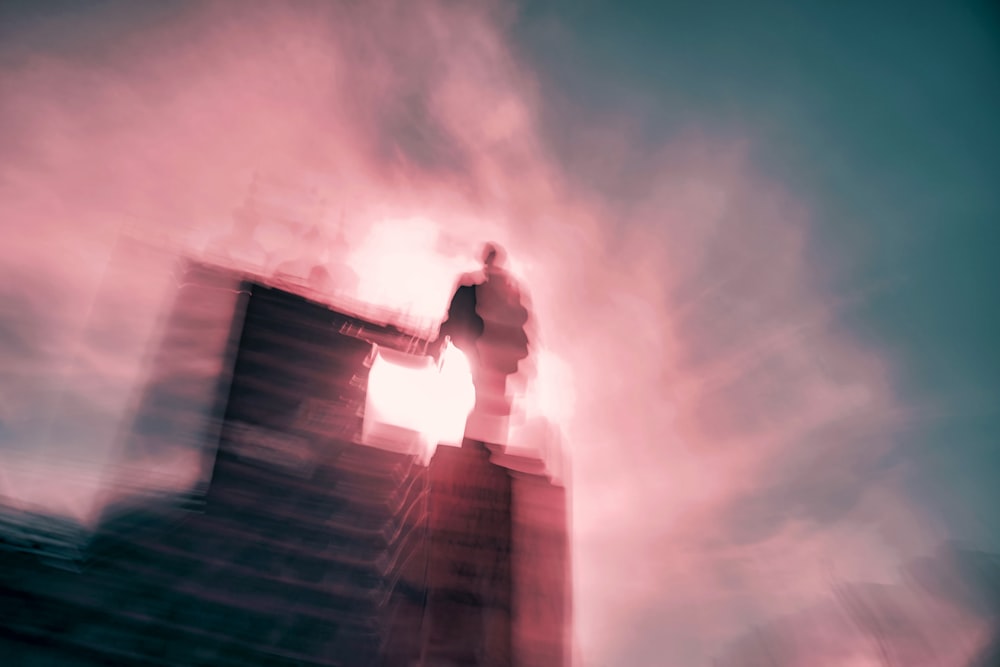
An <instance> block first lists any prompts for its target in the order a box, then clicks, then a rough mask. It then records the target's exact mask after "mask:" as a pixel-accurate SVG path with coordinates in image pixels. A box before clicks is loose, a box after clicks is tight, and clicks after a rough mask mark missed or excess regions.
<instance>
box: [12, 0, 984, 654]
mask: <svg viewBox="0 0 1000 667" xmlns="http://www.w3.org/2000/svg"><path fill="white" fill-rule="evenodd" d="M802 4H803V3H790V2H787V3H780V2H771V1H765V2H757V3H737V2H719V3H695V2H661V3H648V4H643V3H627V2H615V3H612V2H598V1H596V0H578V1H577V2H523V3H516V2H489V3H476V4H471V3H455V2H447V1H440V2H417V3H406V2H392V1H389V0H386V1H382V0H376V1H372V2H342V3H321V2H308V1H305V0H303V1H296V2H289V3H282V4H279V3H235V2H215V3H212V2H205V3H189V2H178V1H170V2H158V3H144V2H130V3H124V2H111V1H103V2H101V1H91V2H73V3H70V2H32V3H27V2H25V3H18V2H6V3H3V4H2V5H0V68H2V69H0V128H2V129H0V192H2V201H4V209H3V213H2V214H0V225H2V227H3V232H4V238H5V243H4V244H3V245H2V246H0V260H2V261H0V285H2V286H0V340H2V341H3V344H2V346H0V354H2V355H3V357H4V359H3V361H2V362H0V368H2V369H3V370H2V371H0V373H2V375H0V457H3V458H2V459H0V460H2V461H3V462H4V470H3V472H2V475H3V476H2V477H0V484H2V487H0V491H2V492H3V493H4V495H5V497H6V500H7V502H13V503H15V504H21V505H23V506H35V507H44V508H46V509H47V510H48V511H53V512H63V513H72V512H73V511H74V510H77V511H78V508H79V507H81V504H82V505H86V503H85V502H83V501H84V500H85V499H87V498H89V497H90V496H91V495H93V493H94V489H95V488H97V487H98V486H99V485H100V479H101V478H100V472H101V471H102V470H103V469H104V467H105V466H106V465H107V462H108V461H109V460H112V459H113V456H114V452H115V447H116V446H118V444H116V443H119V441H120V439H121V437H120V432H121V428H122V419H123V415H125V414H127V412H128V406H129V405H130V401H131V400H133V398H132V397H133V395H134V392H135V391H136V386H137V385H140V384H141V382H142V379H143V377H144V375H143V374H144V373H145V372H147V367H146V365H145V364H146V363H147V362H146V361H144V360H145V359H146V358H147V356H148V354H149V352H148V351H149V349H150V347H151V345H152V344H153V343H152V341H154V340H155V335H156V334H155V332H156V326H157V323H158V322H161V321H162V318H163V317H164V312H165V309H166V306H165V305H164V304H167V303H169V302H170V299H171V295H172V294H173V293H174V290H175V288H176V282H175V281H174V274H173V270H174V261H175V259H176V255H177V251H176V246H178V245H183V246H185V247H195V246H197V247H202V246H204V244H205V242H206V240H207V239H210V238H214V237H218V236H222V235H225V234H226V233H227V231H228V230H229V229H230V226H231V225H232V219H233V211H234V209H236V208H238V207H239V206H240V204H241V202H242V201H243V200H244V198H245V196H246V192H247V189H248V186H249V183H250V182H251V181H252V180H253V176H254V174H255V173H258V172H260V171H264V172H268V173H272V174H278V175H280V176H281V177H282V178H285V179H291V180H294V181H300V182H303V183H305V182H308V183H309V187H310V188H315V189H318V191H320V192H321V193H322V197H323V199H325V200H326V201H327V202H328V203H329V204H330V213H329V215H328V216H327V217H326V218H324V224H326V225H328V226H330V227H331V228H334V227H336V228H338V229H340V230H342V232H343V234H344V236H345V238H346V241H347V248H348V249H347V251H346V256H345V258H344V259H345V261H346V262H348V263H349V264H350V265H351V266H352V268H354V269H355V271H356V273H358V275H359V277H360V278H361V280H360V282H359V285H358V286H357V288H356V293H355V294H354V295H353V296H354V297H356V298H360V299H365V300H371V301H376V302H379V303H381V304H383V305H386V306H390V307H394V308H397V309H400V310H404V311H407V312H408V314H409V315H411V316H417V317H420V318H423V319H426V320H428V321H432V320H433V319H434V318H435V317H439V316H440V314H441V313H442V312H443V309H444V307H445V306H446V303H447V299H448V296H449V290H450V288H451V281H452V280H453V279H454V276H455V275H456V274H457V273H458V272H460V271H462V270H466V269H467V268H468V264H469V262H472V261H474V252H475V248H476V247H477V244H478V243H479V242H481V241H482V240H485V239H486V238H490V239H494V240H497V241H499V242H501V243H503V244H504V245H505V246H506V247H507V248H508V250H509V252H510V256H511V262H512V265H513V268H514V269H515V270H516V271H517V272H518V273H519V275H520V276H521V278H522V280H523V281H524V283H525V284H526V285H527V286H528V287H529V289H530V292H531V297H532V302H533V304H534V314H535V319H536V320H537V327H538V336H539V340H540V347H541V348H543V349H544V350H545V351H546V353H547V354H549V355H550V356H551V358H553V359H554V360H555V362H556V363H555V365H556V366H558V367H560V368H564V369H567V370H566V372H564V373H563V374H557V375H555V376H553V378H555V379H554V380H552V379H551V378H550V386H551V389H550V393H552V394H555V395H556V396H557V397H561V398H562V399H563V400H562V401H559V400H554V401H552V404H553V406H554V407H553V410H555V411H556V412H557V413H558V415H557V417H556V418H557V420H558V421H559V423H560V426H561V428H562V430H563V433H564V436H565V439H566V443H567V449H568V458H569V461H570V463H569V475H568V478H569V485H570V490H571V494H572V499H573V507H572V520H573V547H574V550H573V557H574V563H573V577H574V632H575V635H576V643H577V650H578V664H579V665H586V666H588V667H605V666H607V667H617V666H623V665H635V666H640V667H641V666H643V665H664V664H667V665H709V664H716V665H750V664H775V665H819V666H822V665H859V666H860V665H875V664H884V663H885V661H886V660H894V661H895V663H890V664H906V665H947V666H950V665H965V664H971V663H970V660H972V656H973V655H974V654H976V653H977V651H980V650H981V649H982V647H983V645H984V643H985V642H986V641H987V639H988V633H989V631H990V629H991V627H993V624H994V623H995V619H996V609H997V607H996V606H992V607H991V606H990V604H994V603H995V600H993V601H992V602H989V603H976V602H974V601H970V600H972V598H974V597H975V596H972V598H970V597H969V596H968V595H966V596H964V597H963V596H962V595H959V594H958V593H956V591H957V590H959V589H962V590H965V588H970V587H971V588H972V589H976V588H985V585H983V584H982V580H981V579H980V580H976V579H975V578H974V577H975V576H979V577H984V576H986V577H989V576H992V577H994V579H993V581H996V576H997V574H996V573H997V571H998V570H997V568H996V566H995V565H993V566H989V567H992V568H993V569H992V570H991V569H989V567H987V566H979V565H977V566H976V567H971V566H966V565H963V563H966V560H967V559H966V560H963V558H965V556H962V555H961V554H966V553H967V552H968V551H961V549H957V548H956V547H955V546H954V545H956V544H960V545H963V547H962V548H963V549H966V550H970V549H971V550H973V551H974V550H976V549H979V550H983V551H985V552H989V553H997V552H998V551H1000V545H998V538H1000V526H998V523H997V521H998V520H997V517H996V514H995V512H992V511H991V508H993V507H996V506H997V504H998V502H1000V491H998V490H997V486H996V485H995V484H994V483H993V479H994V474H995V472H996V471H997V470H998V464H1000V453H998V448H997V442H996V433H997V432H998V426H1000V418H998V407H1000V406H998V399H997V398H996V396H997V395H998V392H997V389H998V380H1000V377H998V376H1000V367H998V355H997V353H996V351H995V350H994V348H993V345H994V344H993V341H995V340H1000V330H998V329H1000V320H998V317H997V315H996V312H995V308H993V307H992V306H993V305H994V304H995V303H997V301H998V298H997V297H998V296H1000V295H998V293H997V289H998V288H997V285H1000V281H998V280H996V277H995V276H993V275H992V274H993V272H992V268H993V265H994V263H993V261H992V259H993V258H992V253H993V251H994V250H995V249H996V248H997V247H1000V246H998V244H997V241H998V240H1000V239H998V237H997V235H998V233H1000V232H998V231H997V226H996V224H995V222H996V220H997V218H998V217H1000V215H998V214H1000V189H998V188H996V187H993V186H994V183H993V178H992V177H993V175H994V174H997V173H1000V164H998V162H1000V130H998V129H997V123H996V121H995V118H998V117H1000V87H998V86H997V84H998V75H1000V34H998V31H1000V16H998V13H997V10H996V9H995V8H994V7H992V6H991V5H990V4H989V3H986V2H978V3H974V2H949V3H945V2H926V3H902V2H888V1H886V2H874V3H865V6H864V7H862V6H857V7H855V6H853V5H852V3H826V6H825V7H815V8H806V7H804V6H800V5H802ZM123 229H124V230H127V235H128V237H129V238H130V239H139V240H141V241H142V242H141V243H137V242H136V241H134V240H133V241H122V240H121V239H122V234H123ZM275 238H276V237H275ZM272 243H273V245H274V248H273V249H274V250H275V252H278V253H279V254H280V253H281V252H289V253H291V252H293V251H292V250H287V248H288V247H291V246H289V245H288V244H287V243H285V244H283V242H281V240H280V239H277V240H272ZM130 244H131V245H130ZM199 244H201V245H199ZM294 252H301V249H299V250H295V251H294ZM171 463H172V464H174V465H173V467H171V466H167V465H164V462H163V461H146V462H145V465H146V468H150V469H151V468H155V469H157V470H158V471H159V472H160V473H162V472H163V471H164V470H168V469H170V470H176V471H177V472H176V478H175V479H170V480H166V481H164V479H162V478H161V479H159V481H154V480H150V481H149V483H150V484H153V483H159V484H171V483H177V484H181V483H183V481H184V480H185V479H189V478H190V477H191V474H192V473H191V472H190V471H189V470H187V467H186V466H187V464H186V463H185V462H184V461H182V460H180V459H175V460H172V461H171ZM167 476H168V477H169V475H167ZM161 477H162V475H161ZM973 560H975V559H973ZM975 562H976V563H979V561H975ZM984 568H985V569H984ZM971 571H975V572H979V573H980V574H979V575H972V574H969V572H971ZM983 572H986V573H987V574H982V573H983ZM921 573H922V574H921ZM990 573H992V574H990ZM963 577H964V578H963ZM970 577H972V578H971V579H970ZM942 581H943V582H945V583H943V584H942V583H940V582H942ZM969 581H972V582H973V583H971V584H970V583H968V582H969ZM977 581H978V582H979V583H976V582H977ZM930 582H939V583H938V584H933V583H930ZM947 582H951V583H947ZM956 582H965V583H961V584H960V583H956ZM963 587H964V588H963ZM859 610H860V611H859ZM871 618H877V619H881V620H880V621H879V622H877V623H875V622H873V621H871V620H870V619H871ZM859 619H862V620H860V621H859ZM865 619H867V620H865ZM886 619H888V620H886ZM874 626H879V627H880V628H882V629H881V630H879V631H878V632H876V631H874V630H872V627H874ZM886 628H888V629H886ZM886 656H889V657H888V658H886ZM713 661H714V662H713ZM880 661H881V662H880Z"/></svg>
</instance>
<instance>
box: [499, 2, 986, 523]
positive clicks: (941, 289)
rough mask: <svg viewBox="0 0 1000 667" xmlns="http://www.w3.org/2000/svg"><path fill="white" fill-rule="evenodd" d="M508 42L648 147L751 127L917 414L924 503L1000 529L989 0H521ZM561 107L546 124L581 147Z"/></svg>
mask: <svg viewBox="0 0 1000 667" xmlns="http://www.w3.org/2000/svg"><path fill="white" fill-rule="evenodd" d="M517 34H518V38H519V40H520V41H521V43H522V44H523V45H524V47H525V48H526V50H527V51H528V52H529V53H530V54H531V59H532V60H533V61H534V62H537V63H539V64H540V70H541V77H542V80H543V82H545V83H544V84H543V85H550V86H552V87H553V88H554V89H555V90H556V92H557V94H556V95H554V96H553V97H554V98H556V99H559V96H562V98H563V104H564V105H565V106H564V107H562V108H568V107H573V108H577V109H580V108H582V109H587V110H590V111H591V112H593V113H594V114H595V115H596V114H608V113H611V114H614V113H618V114H622V113H626V114H630V116H631V117H632V118H633V119H634V121H635V123H634V126H633V129H634V131H636V132H637V134H638V135H639V136H640V137H643V138H644V139H646V140H648V141H649V143H651V144H658V143H662V142H665V141H669V140H670V138H671V136H672V135H674V134H677V133H679V132H682V131H685V130H687V129H689V128H691V127H697V128H699V129H700V131H703V132H705V133H707V134H708V135H711V136H723V137H725V136H729V137H733V138H747V137H749V141H750V151H751V156H752V160H753V162H754V164H755V166H756V167H757V168H761V169H764V170H765V171H766V172H768V174H769V175H770V176H771V177H772V178H774V179H775V180H776V181H778V182H781V183H783V184H784V185H785V186H786V187H788V188H789V189H790V190H791V192H793V193H794V195H795V196H796V198H798V199H800V200H801V201H803V202H804V203H805V205H806V206H807V208H808V210H809V214H810V216H811V224H812V227H811V230H810V232H811V252H812V253H814V254H815V256H816V257H817V258H818V259H819V258H823V259H824V260H826V261H827V262H829V264H827V266H829V267H830V271H829V275H828V276H826V277H827V278H828V279H829V280H830V281H831V284H832V287H833V289H834V291H835V292H836V293H837V294H841V295H844V296H846V297H851V296H852V295H856V296H858V297H860V298H858V300H857V301H855V303H854V305H853V306H852V307H851V308H850V309H849V310H848V311H847V312H846V313H844V320H843V322H845V323H846V324H847V325H848V326H849V327H850V328H851V329H852V331H853V333H854V334H855V335H857V336H860V337H861V338H862V339H868V340H870V341H871V342H873V343H874V344H875V345H876V346H877V347H878V348H879V349H880V350H882V351H883V352H884V353H887V354H889V355H890V357H891V358H892V359H893V366H894V370H895V372H896V373H897V377H896V378H894V385H895V386H896V388H897V390H898V391H900V392H901V393H902V394H903V396H902V398H903V399H904V400H905V401H906V402H908V403H909V404H911V405H915V406H920V407H919V408H917V409H918V412H919V414H918V415H916V420H915V422H914V423H913V426H912V428H910V429H909V431H908V433H907V434H906V435H905V437H906V439H907V440H908V444H907V446H906V448H905V455H906V457H907V458H908V459H909V460H910V461H912V462H916V463H917V468H916V474H915V476H914V479H913V492H914V495H915V497H916V499H917V501H918V502H923V503H926V504H927V506H928V511H932V512H941V513H943V514H944V515H945V516H946V519H948V520H949V521H958V520H959V517H960V516H961V517H965V518H964V519H962V520H961V524H958V523H955V524H954V528H955V529H956V532H959V533H962V532H966V533H967V535H966V536H967V537H969V538H978V539H989V540H990V541H991V542H992V541H993V540H994V539H996V538H998V537H1000V523H998V519H997V518H995V513H993V512H990V511H988V510H987V509H986V508H989V507H996V506H1000V485H997V484H996V481H995V480H996V474H997V471H1000V446H998V445H1000V443H998V442H997V438H998V436H997V434H998V433H1000V412H998V407H1000V400H998V398H997V396H998V389H1000V354H998V351H997V345H998V341H1000V308H998V304H1000V280H998V276H997V271H996V270H995V266H996V264H995V263H996V256H997V252H998V251H1000V229H998V223H1000V187H998V185H1000V184H998V176H1000V121H998V120H997V119H1000V12H998V10H997V8H996V7H995V6H991V5H990V4H989V3H986V2H950V3H945V2H926V3H911V2H876V3H787V2H771V1H765V2H756V3H740V2H710V3H702V2H664V3H657V2H653V3H620V2H597V1H583V2H552V3H529V6H528V9H527V11H526V13H525V14H524V16H523V17H522V19H521V21H520V23H519V25H518V27H517ZM555 109H556V110H555V111H554V112H552V115H551V116H550V118H549V123H550V125H551V128H552V131H550V132H549V135H548V136H550V137H552V139H553V141H554V143H555V144H556V146H557V147H558V148H559V149H561V150H562V151H564V152H565V153H566V154H567V155H572V150H573V148H572V147H573V143H574V137H573V136H572V135H571V134H569V133H565V132H564V133H560V131H559V128H560V126H561V123H560V118H559V113H560V111H559V109H560V107H559V106H558V105H556V106H555ZM582 178H586V176H582ZM593 186H594V187H604V186H607V184H606V183H599V182H594V183H593ZM611 187H612V188H614V187H627V186H623V185H622V184H621V183H616V184H615V185H613V186H611ZM967 512H971V514H972V515H974V516H976V517H978V521H981V522H982V523H978V524H977V523H976V520H973V519H970V517H969V516H968V515H967V514H966V513H967ZM967 521H971V523H967ZM960 525H961V526H962V527H959V526H960Z"/></svg>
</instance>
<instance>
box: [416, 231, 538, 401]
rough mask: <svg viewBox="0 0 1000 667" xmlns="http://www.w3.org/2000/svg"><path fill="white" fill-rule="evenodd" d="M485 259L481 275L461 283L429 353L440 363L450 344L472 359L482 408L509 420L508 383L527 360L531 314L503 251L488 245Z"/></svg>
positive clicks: (466, 277)
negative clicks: (527, 331) (507, 267)
mask: <svg viewBox="0 0 1000 667" xmlns="http://www.w3.org/2000/svg"><path fill="white" fill-rule="evenodd" d="M482 258H483V269H482V271H481V272H476V273H472V274H466V275H464V276H462V278H461V279H460V280H459V283H458V287H457V288H456V290H455V294H454V296H453V297H452V299H451V304H450V306H449V307H448V315H447V318H446V319H445V321H444V322H443V323H442V324H441V329H440V332H439V334H438V337H437V339H436V340H435V341H434V342H432V343H431V344H430V346H429V348H428V353H429V354H431V355H432V356H434V357H435V358H438V357H439V356H440V353H441V349H442V347H443V345H444V341H445V340H446V339H449V338H450V339H451V341H452V343H453V344H454V345H455V346H456V347H457V348H459V349H460V350H462V351H463V352H464V353H465V355H466V356H467V357H468V359H469V364H470V366H471V367H472V376H473V381H474V383H475V385H476V402H477V405H478V406H479V407H480V408H486V409H487V410H488V411H489V412H491V413H493V414H507V412H508V411H509V407H510V406H509V402H508V401H507V398H506V384H507V377H508V376H509V375H512V374H514V373H516V372H517V370H518V365H519V362H520V361H521V360H522V359H524V358H526V357H527V356H528V348H529V341H528V336H527V334H526V333H525V330H524V326H525V324H526V323H527V321H528V310H527V308H525V307H524V305H523V303H522V296H521V290H520V287H519V286H518V284H517V282H516V281H515V280H514V278H513V276H511V275H510V273H508V272H507V271H506V270H505V269H504V268H503V264H504V259H505V255H504V251H503V249H502V248H501V247H500V246H498V245H496V244H494V243H487V244H486V245H485V246H484V248H483V255H482Z"/></svg>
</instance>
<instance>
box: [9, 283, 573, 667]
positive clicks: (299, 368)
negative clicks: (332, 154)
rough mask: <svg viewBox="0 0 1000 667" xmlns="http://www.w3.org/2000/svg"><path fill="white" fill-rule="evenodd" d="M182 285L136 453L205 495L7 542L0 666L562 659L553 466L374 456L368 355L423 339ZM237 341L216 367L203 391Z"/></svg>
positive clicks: (247, 290)
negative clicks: (207, 339) (183, 468)
mask: <svg viewBox="0 0 1000 667" xmlns="http://www.w3.org/2000/svg"><path fill="white" fill-rule="evenodd" d="M182 283H183V286H182V289H180V290H179V292H178V294H179V297H178V302H177V304H176V305H175V308H174V309H173V311H172V314H171V315H170V318H169V321H168V322H167V323H166V325H165V328H164V334H163V336H162V339H161V342H160V345H159V348H160V351H159V353H158V354H157V355H155V356H154V369H153V371H152V372H151V375H150V381H149V385H148V386H147V388H146V391H145V393H144V394H142V395H141V396H140V398H139V400H138V402H137V406H138V407H137V409H136V416H135V420H134V423H133V425H132V427H131V434H132V437H131V438H130V439H129V443H130V444H129V446H128V447H126V451H125V456H126V457H127V456H130V455H131V456H137V455H136V448H138V450H139V451H140V452H141V454H142V455H141V456H137V458H141V459H149V458H150V456H152V454H151V453H156V452H160V453H162V452H163V451H166V450H167V449H169V448H170V447H174V448H178V447H179V448H188V449H191V450H195V451H197V452H198V453H199V456H200V457H202V460H203V462H204V469H205V474H204V475H202V476H196V479H197V480H203V481H198V482H197V483H195V485H194V486H193V488H190V489H187V490H186V491H185V492H184V493H174V494H164V493H159V494H157V495H155V496H152V495H147V496H141V495H138V496H137V495H135V494H131V495H127V496H126V495H125V494H121V493H119V494H117V495H116V494H115V492H113V491H112V492H109V493H111V496H110V498H111V499H112V502H111V505H110V509H109V510H108V511H107V513H106V516H105V520H104V521H103V522H102V524H101V525H100V527H99V529H98V530H97V532H96V533H94V534H92V535H91V536H90V538H89V540H87V541H86V542H85V543H83V542H82V541H81V540H79V539H77V540H76V541H75V542H72V544H70V543H69V542H67V541H66V540H62V541H60V539H59V538H58V535H67V534H70V535H74V536H76V535H77V534H78V533H79V529H78V527H72V526H70V527H67V526H64V525H62V524H61V523H60V524H58V531H56V530H55V529H51V528H46V527H45V526H46V525H49V526H50V527H51V526H52V525H56V524H55V523H53V522H52V521H51V520H50V521H48V524H45V523H44V522H42V521H35V522H33V523H32V522H27V523H25V522H24V521H23V520H22V521H21V522H20V524H18V525H19V526H20V528H19V529H18V532H17V533H16V534H15V531H14V530H12V529H8V530H6V532H4V535H5V538H4V539H5V542H4V546H5V548H4V549H2V550H0V656H5V660H3V661H2V662H3V664H11V665H20V664H24V665H36V664H44V665H91V664H94V665H97V664H134V665H140V664H141V665H342V666H345V667H348V666H354V665H356V666H365V665H384V666H387V667H395V666H397V665H398V666H400V667H411V666H418V665H424V666H427V667H431V666H433V665H511V666H513V665H517V666H522V665H523V666H526V667H527V666H531V667H534V666H539V667H541V666H545V667H553V666H557V665H565V664H568V661H569V655H568V645H569V644H568V641H567V637H568V632H569V624H570V618H569V612H568V610H569V590H570V587H569V581H570V573H569V569H568V567H569V557H568V534H567V500H566V494H565V490H564V489H563V488H562V487H560V486H557V485H554V484H552V483H551V482H550V481H549V480H548V478H547V477H546V476H545V474H544V466H540V465H538V464H537V462H532V461H526V460H515V459H514V457H510V456H505V455H504V454H503V453H502V451H500V449H499V448H498V447H494V446H491V445H489V444H486V443H481V442H474V441H470V440H466V441H465V442H463V443H462V446H461V447H438V448H437V449H436V450H435V451H434V453H433V456H431V457H428V456H426V455H425V454H426V453H427V452H421V451H417V450H414V449H413V448H412V447H408V446H406V443H405V442H401V443H398V444H399V445H400V446H397V447H372V446H367V445H366V444H365V443H364V442H363V441H362V438H361V434H362V423H363V419H364V406H365V399H366V392H367V391H368V373H369V368H370V365H371V361H372V359H373V350H375V349H376V348H388V349H391V350H395V351H397V352H402V353H406V354H419V353H422V351H423V350H424V348H425V347H426V341H425V340H423V339H422V338H421V337H420V336H419V335H417V334H415V333H407V332H406V331H403V330H402V329H400V328H396V327H392V326H387V325H382V324H376V323H373V322H371V321H369V320H366V319H362V318H359V317H354V316H351V315H347V314H345V313H343V312H338V311H336V310H334V309H332V308H330V307H329V306H326V305H323V304H321V303H318V302H317V301H314V300H310V299H307V298H305V297H303V296H298V295H296V294H293V293H290V292H287V291H283V290H280V289H276V288H274V287H269V286H267V285H264V284H261V283H259V282H255V281H252V280H249V281H248V280H246V279H243V278H241V277H240V276H238V275H236V274H233V273H228V272H226V271H220V270H218V269H212V268H210V267H204V266H194V267H192V268H191V270H190V271H189V272H188V274H187V276H186V278H185V279H184V280H183V281H182ZM223 326H225V327H228V328H229V330H230V332H231V333H230V335H229V338H228V340H229V342H230V347H229V348H227V350H226V351H223V352H221V354H222V355H223V357H224V359H223V362H222V364H221V367H222V369H223V370H222V372H221V373H220V374H219V375H218V377H215V378H214V379H213V381H212V382H211V383H208V384H206V382H205V380H204V378H202V379H200V380H198V381H192V380H191V379H190V378H192V377H196V376H197V369H198V368H204V367H206V366H205V364H204V363H203V361H204V359H205V357H206V355H208V356H211V355H212V354H220V351H218V350H215V351H210V350H207V349H206V348H205V346H204V345H199V342H198V341H199V340H200V338H201V337H200V336H199V331H205V330H206V328H211V327H223ZM223 338H224V337H223ZM211 367H212V368H218V367H219V366H218V364H216V365H214V366H211ZM209 385H211V387H210V389H211V390H207V389H206V387H209ZM178 425H180V426H178ZM177 434H182V436H183V437H180V438H179V440H180V442H178V441H177V439H178V438H177ZM398 437H399V438H400V439H401V440H405V439H406V437H407V435H406V433H404V432H401V433H400V434H399V436H398ZM414 442H417V440H414ZM154 458H155V457H154ZM169 458H170V457H164V460H166V459H169ZM121 482H122V485H126V482H127V480H121ZM12 521H13V520H12ZM9 523H10V522H9ZM14 523H16V522H14ZM14 523H11V525H14ZM25 526H28V527H25ZM31 526H33V527H34V528H33V529H32V528H31ZM0 528H2V526H0ZM32 530H34V532H32Z"/></svg>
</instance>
